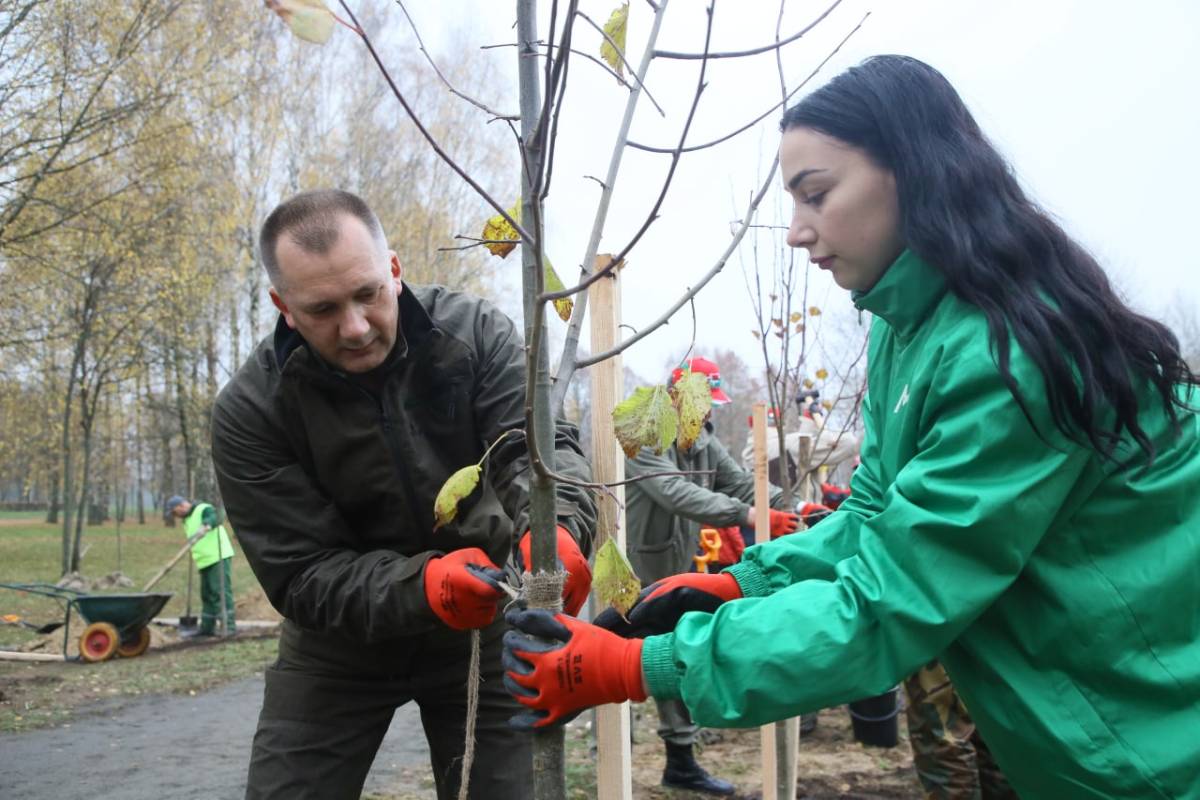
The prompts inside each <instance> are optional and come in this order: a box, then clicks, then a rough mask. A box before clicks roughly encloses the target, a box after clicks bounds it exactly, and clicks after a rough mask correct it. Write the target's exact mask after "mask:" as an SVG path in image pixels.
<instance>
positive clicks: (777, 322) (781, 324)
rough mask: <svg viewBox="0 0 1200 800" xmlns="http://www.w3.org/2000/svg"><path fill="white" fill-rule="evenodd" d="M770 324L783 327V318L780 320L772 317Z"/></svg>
mask: <svg viewBox="0 0 1200 800" xmlns="http://www.w3.org/2000/svg"><path fill="white" fill-rule="evenodd" d="M771 324H772V325H774V326H775V327H776V328H782V327H783V320H781V319H778V318H777V319H773V320H771Z"/></svg>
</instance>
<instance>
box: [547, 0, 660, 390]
mask: <svg viewBox="0 0 1200 800" xmlns="http://www.w3.org/2000/svg"><path fill="white" fill-rule="evenodd" d="M666 9H667V0H662V2H660V3H659V4H658V5H657V6H656V7H655V13H654V22H653V24H652V25H651V27H650V35H649V38H648V40H647V43H646V50H645V51H644V52H643V53H642V61H641V63H640V64H639V65H638V72H637V77H638V86H641V85H642V84H643V82H644V81H645V78H646V73H647V71H649V69H650V62H651V61H652V60H653V58H652V56H651V55H650V53H651V50H653V48H654V43H655V42H656V41H658V33H659V31H660V30H661V28H662V21H663V17H664V16H665V14H666ZM640 97H641V92H640V91H639V90H638V89H636V88H635V89H634V90H633V91H631V92H630V93H629V97H628V98H627V99H626V101H625V113H624V115H623V116H622V117H621V127H620V128H619V129H618V130H617V140H616V144H615V145H614V146H613V150H612V155H611V157H610V158H609V162H608V172H607V173H606V175H605V179H604V180H603V181H599V180H597V183H599V184H600V186H601V191H600V200H599V202H598V203H597V204H596V216H595V218H594V220H593V221H592V231H591V234H590V235H589V236H588V244H587V249H586V250H585V251H584V257H583V262H582V263H581V264H580V273H581V274H582V275H587V274H588V273H590V272H591V271H592V268H593V264H594V263H595V261H596V254H597V253H598V252H599V251H600V237H601V235H602V234H603V232H604V225H605V222H606V221H607V219H608V207H609V203H610V202H611V201H612V195H613V190H614V188H615V186H616V182H617V173H618V172H619V171H620V168H621V159H622V157H623V156H624V154H625V147H624V144H625V142H626V141H627V139H628V137H629V127H630V125H632V124H633V114H634V111H636V110H637V102H638V99H639V98H640ZM587 298H588V296H587V294H586V293H583V294H580V295H579V297H578V298H577V299H576V301H575V310H574V311H573V312H572V314H571V322H570V324H569V325H568V326H567V336H566V341H565V342H564V343H563V350H562V357H561V358H560V359H559V362H558V373H557V374H556V375H555V377H554V393H553V407H554V409H555V411H556V412H559V413H561V410H562V407H563V401H564V399H565V398H566V396H567V388H568V387H569V386H570V384H571V377H572V376H573V375H574V374H575V368H576V367H575V354H576V353H577V352H578V350H579V335H580V331H581V330H582V329H583V317H584V315H585V314H586V313H587Z"/></svg>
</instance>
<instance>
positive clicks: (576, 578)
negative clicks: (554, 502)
mask: <svg viewBox="0 0 1200 800" xmlns="http://www.w3.org/2000/svg"><path fill="white" fill-rule="evenodd" d="M555 533H556V534H557V536H558V542H557V550H558V565H559V566H560V567H561V568H562V569H564V570H566V571H567V580H566V581H565V582H564V583H563V610H564V611H566V612H567V613H568V614H570V615H571V616H575V615H576V614H578V613H579V609H581V608H583V604H584V603H586V602H587V596H588V592H590V591H591V590H592V568H591V567H589V566H588V562H587V559H586V558H584V557H583V552H582V551H580V549H579V545H578V544H577V543H576V542H575V537H574V536H572V535H571V532H570V531H569V530H567V529H566V528H564V527H563V526H562V525H559V526H558V528H557V530H556V531H555ZM532 550H533V537H532V536H531V535H530V533H529V531H525V535H524V536H522V537H521V541H520V542H518V543H517V566H518V567H520V568H521V571H522V572H524V571H526V570H527V569H529V567H528V566H526V565H527V564H532V563H533V556H532V555H531V552H532Z"/></svg>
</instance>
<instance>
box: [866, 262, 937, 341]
mask: <svg viewBox="0 0 1200 800" xmlns="http://www.w3.org/2000/svg"><path fill="white" fill-rule="evenodd" d="M945 293H946V279H945V278H943V277H942V273H940V272H939V271H938V270H937V269H935V268H934V267H932V266H931V265H930V264H929V263H927V262H926V261H923V260H922V259H921V258H920V256H918V255H917V254H916V253H914V252H913V251H912V250H905V251H904V252H903V253H901V254H900V256H899V258H897V259H896V260H895V261H893V262H892V265H891V266H890V267H888V268H887V271H885V272H884V273H883V276H882V277H881V278H880V279H879V282H878V283H876V284H875V285H874V286H873V287H871V288H870V289H869V290H867V291H865V292H853V293H852V294H851V297H852V298H853V300H854V305H855V307H857V308H858V309H859V310H860V311H870V312H871V313H872V314H874V315H875V316H877V317H882V318H883V319H884V321H885V322H887V324H888V325H889V326H891V328H892V329H893V330H895V331H896V333H897V334H898V335H899V336H900V337H902V338H907V337H908V336H911V335H912V334H913V333H915V332H916V331H917V329H918V328H920V327H921V325H922V324H924V322H925V320H926V319H928V318H929V315H930V313H931V312H932V311H933V307H934V306H935V305H937V303H938V301H939V300H941V299H942V296H943V295H944V294H945Z"/></svg>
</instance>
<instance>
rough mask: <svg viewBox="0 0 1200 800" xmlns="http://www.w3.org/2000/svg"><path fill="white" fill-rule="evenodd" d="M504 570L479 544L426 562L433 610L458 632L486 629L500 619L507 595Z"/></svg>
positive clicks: (429, 600) (427, 580) (427, 588)
mask: <svg viewBox="0 0 1200 800" xmlns="http://www.w3.org/2000/svg"><path fill="white" fill-rule="evenodd" d="M502 580H504V571H503V570H501V569H500V568H499V567H497V566H496V565H495V564H493V563H492V560H491V559H490V558H488V555H487V553H485V552H483V551H482V550H480V549H479V548H478V547H466V548H463V549H462V550H455V551H454V552H452V553H447V554H446V555H444V556H439V557H436V558H431V559H429V561H428V562H426V564H425V599H426V601H428V603H429V607H430V608H432V609H433V613H434V614H437V615H438V617H439V618H440V619H441V620H442V622H444V623H446V624H447V625H449V626H450V627H451V628H454V630H456V631H466V630H471V629H472V628H484V627H487V625H489V624H490V623H491V621H492V620H493V619H495V618H496V603H497V601H499V599H500V598H501V597H503V596H504V590H503V589H501V588H500V584H499V583H498V581H502Z"/></svg>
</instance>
